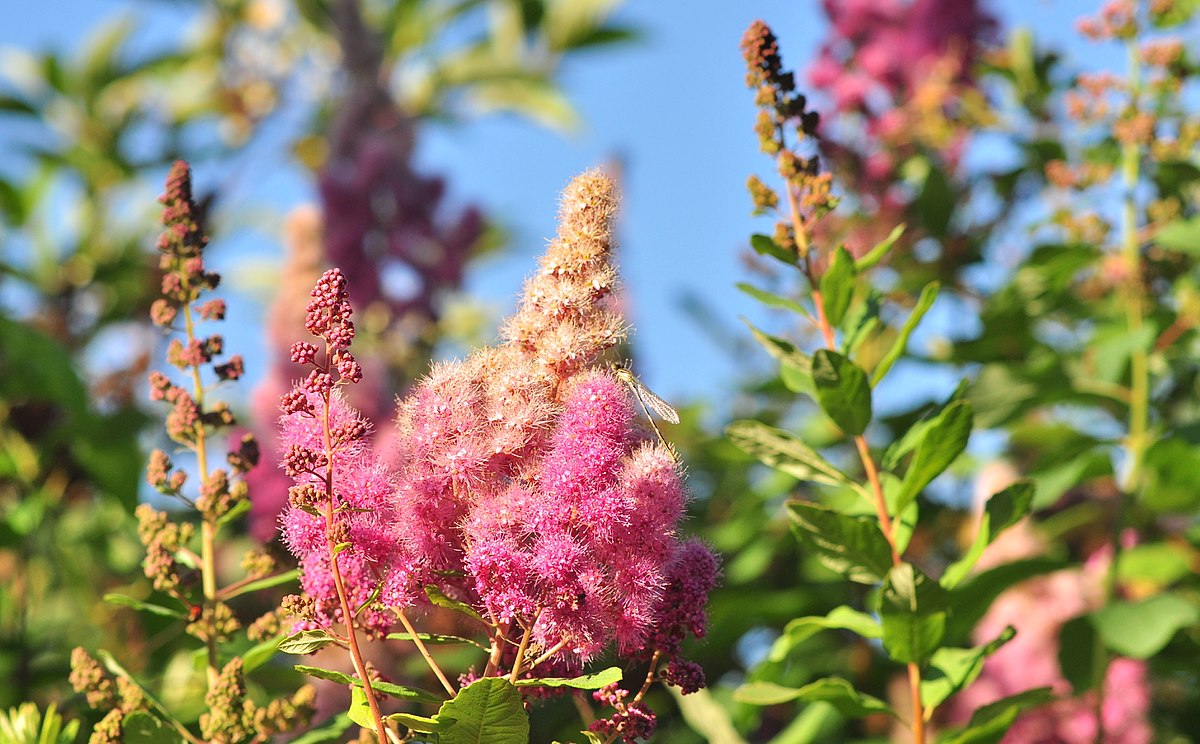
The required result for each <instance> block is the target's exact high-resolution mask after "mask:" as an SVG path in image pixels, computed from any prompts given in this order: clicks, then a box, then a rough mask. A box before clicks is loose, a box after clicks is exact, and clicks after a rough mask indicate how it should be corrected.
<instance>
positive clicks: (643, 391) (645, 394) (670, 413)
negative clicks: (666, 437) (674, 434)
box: [620, 370, 679, 424]
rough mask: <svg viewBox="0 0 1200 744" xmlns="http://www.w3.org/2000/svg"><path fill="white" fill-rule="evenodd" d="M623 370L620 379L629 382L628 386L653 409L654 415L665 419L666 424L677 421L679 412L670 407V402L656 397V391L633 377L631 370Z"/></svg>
mask: <svg viewBox="0 0 1200 744" xmlns="http://www.w3.org/2000/svg"><path fill="white" fill-rule="evenodd" d="M624 372H625V374H623V375H620V377H621V379H623V380H624V381H625V382H626V383H628V384H629V386H630V387H632V388H633V392H634V393H635V394H636V395H637V396H638V397H639V398H641V399H642V403H644V404H645V405H646V407H647V408H649V409H650V410H651V411H654V413H655V415H657V416H658V417H659V418H660V419H662V420H663V421H666V422H667V423H668V424H678V423H679V413H678V412H676V411H675V409H674V408H672V407H671V404H670V403H668V402H666V401H665V400H663V399H662V398H660V397H658V394H657V393H655V392H654V391H653V390H651V389H650V388H648V387H646V386H645V385H644V384H642V381H641V380H639V379H638V378H636V377H634V376H633V373H632V372H629V371H628V370H624Z"/></svg>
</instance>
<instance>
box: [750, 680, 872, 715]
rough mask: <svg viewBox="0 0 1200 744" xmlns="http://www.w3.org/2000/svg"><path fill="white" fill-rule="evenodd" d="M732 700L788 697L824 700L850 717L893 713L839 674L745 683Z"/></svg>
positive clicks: (766, 702) (771, 701) (757, 701)
mask: <svg viewBox="0 0 1200 744" xmlns="http://www.w3.org/2000/svg"><path fill="white" fill-rule="evenodd" d="M733 699H734V700H736V701H738V702H739V703H749V704H750V705H778V704H779V703H786V702H790V701H792V700H799V701H801V702H805V703H815V702H817V701H824V702H827V703H829V704H830V705H832V706H833V707H835V708H837V709H838V711H839V712H841V713H842V714H843V715H847V716H850V717H852V718H862V717H863V716H868V715H870V714H872V713H886V714H887V715H889V716H893V717H895V715H896V714H895V712H894V711H893V710H892V709H891V708H890V707H888V705H887V703H885V702H883V701H882V700H880V699H879V698H876V697H872V696H871V695H868V694H866V693H864V692H859V691H858V690H856V689H854V685H852V684H850V683H849V682H847V681H846V680H844V679H842V678H841V677H826V678H824V679H819V680H817V681H816V682H812V683H810V684H807V685H805V686H803V687H784V686H782V685H777V684H775V683H774V682H748V683H746V684H744V685H742V686H741V687H739V688H737V690H735V691H734V693H733Z"/></svg>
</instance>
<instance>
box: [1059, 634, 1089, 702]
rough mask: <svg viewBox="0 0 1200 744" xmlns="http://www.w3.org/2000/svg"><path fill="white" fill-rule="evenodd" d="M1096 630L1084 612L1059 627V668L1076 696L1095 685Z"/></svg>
mask: <svg viewBox="0 0 1200 744" xmlns="http://www.w3.org/2000/svg"><path fill="white" fill-rule="evenodd" d="M1096 649H1097V645H1096V629H1095V627H1093V626H1092V622H1091V619H1090V618H1089V617H1088V616H1087V615H1079V616H1078V617H1073V618H1071V619H1070V620H1068V621H1067V622H1065V623H1063V624H1062V627H1060V628H1059V629H1058V668H1059V671H1061V672H1062V676H1063V679H1065V680H1067V682H1069V683H1070V685H1071V689H1072V690H1073V691H1074V692H1075V694H1077V695H1082V694H1083V693H1084V692H1086V691H1087V690H1091V689H1093V688H1095V687H1096V683H1097V675H1096V672H1097V665H1096Z"/></svg>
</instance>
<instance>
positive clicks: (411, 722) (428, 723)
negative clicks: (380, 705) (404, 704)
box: [387, 713, 454, 734]
mask: <svg viewBox="0 0 1200 744" xmlns="http://www.w3.org/2000/svg"><path fill="white" fill-rule="evenodd" d="M387 720H389V721H395V722H396V723H398V724H400V725H401V726H406V727H408V728H409V729H410V730H412V731H416V732H417V733H421V734H432V733H436V732H438V731H441V730H442V729H444V728H447V727H448V726H450V725H452V724H453V723H454V721H453V720H452V719H445V720H443V719H441V718H438V717H436V716H435V717H433V718H427V717H425V716H418V715H413V714H412V713H393V714H391V715H390V716H388V717H387Z"/></svg>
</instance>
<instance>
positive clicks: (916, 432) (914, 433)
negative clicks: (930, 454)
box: [879, 380, 967, 470]
mask: <svg viewBox="0 0 1200 744" xmlns="http://www.w3.org/2000/svg"><path fill="white" fill-rule="evenodd" d="M966 391H967V381H966V380H962V381H961V382H959V383H958V387H957V388H955V389H954V392H953V393H951V394H950V397H949V398H947V399H946V402H945V404H944V405H942V407H941V408H939V409H937V411H936V412H930V413H928V414H926V415H924V417H923V418H922V419H921V420H919V421H917V422H916V423H915V424H913V425H912V426H910V427H908V431H906V432H904V436H902V437H900V438H899V439H897V440H896V441H894V442H892V443H891V445H889V446H888V448H887V450H885V451H884V453H883V458H882V459H881V460H880V461H879V466H880V467H881V468H882V469H884V470H895V469H896V466H898V465H899V464H900V461H901V460H903V459H904V456H905V455H907V454H908V453H910V452H912V451H913V450H914V449H916V448H917V444H919V443H920V442H921V440H922V439H924V438H925V433H926V432H927V431H929V429H930V427H932V426H933V424H934V422H935V421H936V420H937V417H938V415H940V414H941V412H942V411H945V410H946V407H947V406H949V405H950V404H951V403H955V402H957V401H959V400H962V399H963V396H964V395H965V394H966Z"/></svg>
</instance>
